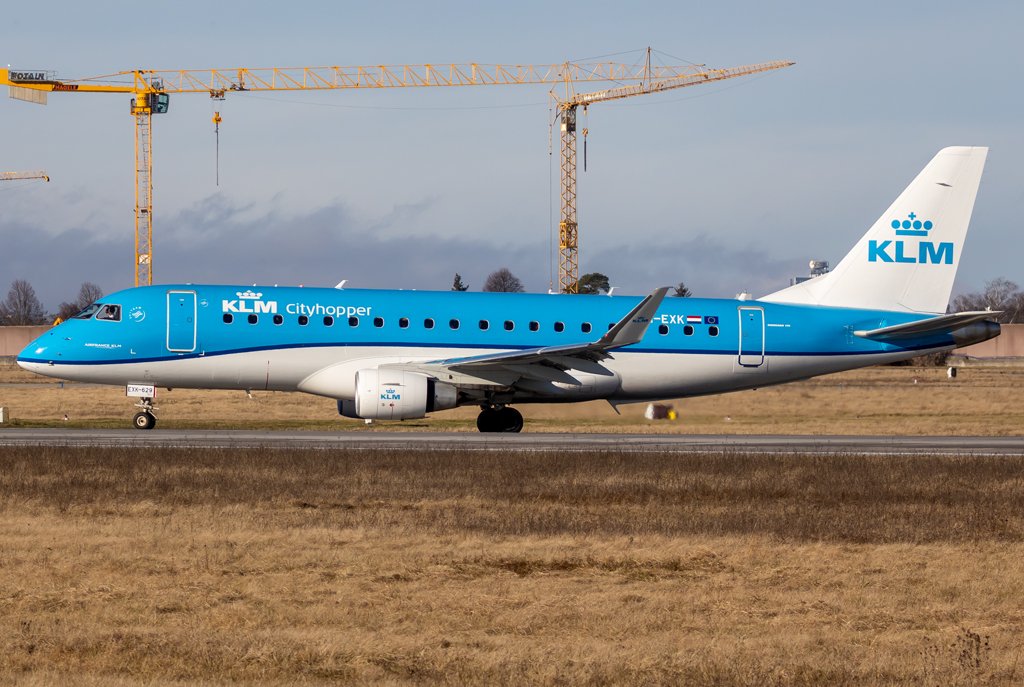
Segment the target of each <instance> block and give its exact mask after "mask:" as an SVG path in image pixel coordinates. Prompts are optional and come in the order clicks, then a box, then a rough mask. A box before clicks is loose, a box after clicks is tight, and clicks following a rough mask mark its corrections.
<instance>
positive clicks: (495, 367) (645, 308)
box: [387, 286, 669, 385]
mask: <svg viewBox="0 0 1024 687" xmlns="http://www.w3.org/2000/svg"><path fill="white" fill-rule="evenodd" d="M668 289H669V287H667V286H665V287H661V288H658V289H655V290H654V291H653V292H652V293H651V294H650V295H648V296H646V297H645V298H644V299H643V300H642V301H640V303H638V304H637V305H636V307H635V308H633V309H632V310H630V311H629V313H627V314H626V316H625V317H623V318H622V319H621V320H619V321H618V322H616V323H615V324H614V325H612V328H611V329H609V330H608V331H607V332H605V334H604V336H602V337H601V338H600V339H598V340H597V341H592V342H584V343H574V344H563V345H560V346H541V347H538V348H527V349H524V350H519V351H502V352H500V353H485V354H483V355H474V356H466V357H462V358H445V359H443V360H431V361H427V362H423V363H412V364H398V365H387V367H402V368H408V369H412V368H415V369H416V370H418V371H423V372H428V371H429V372H433V373H435V374H436V373H441V372H444V373H449V372H457V373H462V374H465V375H472V376H475V377H482V378H484V379H493V380H494V382H495V383H497V384H503V385H507V384H509V381H508V378H509V377H511V378H519V377H531V378H535V379H545V380H551V379H552V375H553V374H555V375H557V372H556V371H557V370H567V369H572V368H574V367H575V366H576V364H577V363H579V364H583V365H586V363H585V362H584V361H588V362H589V363H591V364H593V363H597V362H600V361H601V360H605V359H607V358H608V357H609V356H608V352H609V351H613V350H615V349H617V348H622V347H623V346H629V345H631V344H635V343H637V342H639V341H640V340H641V339H643V337H644V334H645V333H646V332H647V328H648V327H649V326H650V324H651V320H652V319H653V317H654V314H655V312H657V310H658V308H659V307H660V306H661V302H662V301H663V300H664V299H665V294H666V293H668ZM541 368H543V369H541ZM499 380H501V381H499Z"/></svg>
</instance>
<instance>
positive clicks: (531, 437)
mask: <svg viewBox="0 0 1024 687" xmlns="http://www.w3.org/2000/svg"><path fill="white" fill-rule="evenodd" d="M0 446H133V447H139V448H144V447H154V448H167V447H185V448H257V447H266V448H276V449H293V448H311V449H335V450H346V449H347V450H365V449H404V450H452V449H461V450H472V451H556V452H565V451H585V452H592V451H623V452H645V453H647V452H662V453H706V452H708V451H712V452H734V453H789V454H808V455H810V454H821V453H857V454H874V455H905V454H921V455H1008V456H1020V455H1024V436H1017V437H962V436H947V437H944V436H852V435H846V436H838V435H837V436H813V435H735V434H734V435H712V434H570V433H564V434H556V433H523V434H476V433H454V432H392V431H386V430H376V429H371V430H361V431H356V432H305V431H293V430H289V431H250V430H197V429H155V430H152V431H139V430H133V429H66V428H56V429H28V428H24V429H23V428H5V429H0Z"/></svg>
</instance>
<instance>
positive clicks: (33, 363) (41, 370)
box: [15, 329, 56, 374]
mask: <svg viewBox="0 0 1024 687" xmlns="http://www.w3.org/2000/svg"><path fill="white" fill-rule="evenodd" d="M53 341H54V338H53V330H52V329H51V330H50V331H48V332H46V333H45V334H43V335H42V336H40V337H39V338H38V339H36V340H35V341H33V342H32V343H30V344H29V345H28V346H25V348H23V349H21V353H19V354H18V357H17V358H16V359H15V362H17V363H18V367H20V368H21V369H23V370H28V371H29V372H35V373H37V374H46V369H47V368H49V367H51V361H52V360H53V357H52V356H53V355H55V353H56V352H55V351H54V350H53V346H52V343H51V342H53ZM47 356H50V357H47Z"/></svg>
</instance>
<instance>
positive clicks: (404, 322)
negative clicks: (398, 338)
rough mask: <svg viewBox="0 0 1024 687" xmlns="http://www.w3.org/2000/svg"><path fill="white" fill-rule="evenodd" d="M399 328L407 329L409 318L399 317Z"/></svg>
mask: <svg viewBox="0 0 1024 687" xmlns="http://www.w3.org/2000/svg"><path fill="white" fill-rule="evenodd" d="M398 326H399V327H401V328H402V329H407V328H408V327H409V318H408V317H399V318H398Z"/></svg>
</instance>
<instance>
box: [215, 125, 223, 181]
mask: <svg viewBox="0 0 1024 687" xmlns="http://www.w3.org/2000/svg"><path fill="white" fill-rule="evenodd" d="M222 121H223V118H222V117H221V116H220V111H218V110H214V112H213V135H214V138H215V140H216V142H215V143H214V146H215V153H214V157H215V161H214V166H215V170H216V171H215V174H216V177H217V186H220V123H221V122H222Z"/></svg>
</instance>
